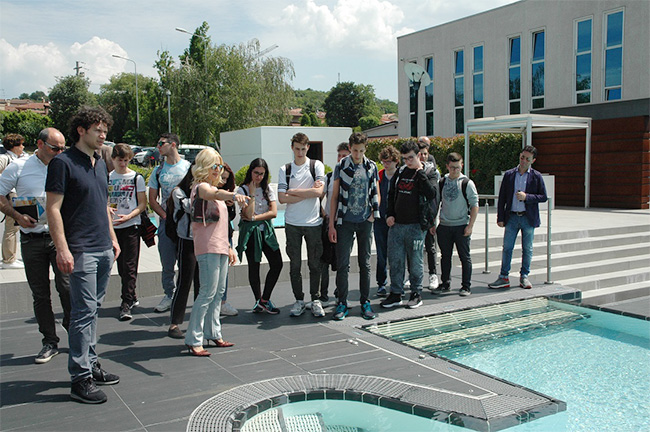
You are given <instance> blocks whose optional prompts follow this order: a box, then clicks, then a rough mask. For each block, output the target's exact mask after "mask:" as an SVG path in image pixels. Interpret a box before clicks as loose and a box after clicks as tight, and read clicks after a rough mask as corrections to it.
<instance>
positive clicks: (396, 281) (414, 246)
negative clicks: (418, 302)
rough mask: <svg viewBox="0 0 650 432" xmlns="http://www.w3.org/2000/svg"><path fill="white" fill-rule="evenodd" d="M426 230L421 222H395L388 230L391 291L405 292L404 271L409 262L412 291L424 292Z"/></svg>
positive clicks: (396, 292)
mask: <svg viewBox="0 0 650 432" xmlns="http://www.w3.org/2000/svg"><path fill="white" fill-rule="evenodd" d="M424 233H425V232H424V231H422V228H421V227H420V224H395V225H393V226H392V227H390V229H389V230H388V244H389V245H390V247H389V248H388V263H389V264H390V291H391V292H392V293H395V294H400V295H401V294H403V293H404V272H405V270H406V265H407V262H408V267H409V280H410V282H411V292H417V293H418V294H419V293H421V292H422V275H423V274H424V253H423V251H424Z"/></svg>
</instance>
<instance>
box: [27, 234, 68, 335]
mask: <svg viewBox="0 0 650 432" xmlns="http://www.w3.org/2000/svg"><path fill="white" fill-rule="evenodd" d="M20 249H21V251H22V257H23V262H24V263H25V275H26V276H27V283H28V284H29V288H30V289H31V290H32V298H33V299H34V316H35V317H36V322H37V323H38V331H39V332H41V334H42V335H43V344H46V343H48V344H53V345H56V344H58V343H59V340H60V339H59V337H58V336H57V335H56V322H55V321H54V312H53V311H52V298H51V295H50V267H52V269H53V270H54V286H55V287H56V291H57V292H58V293H59V299H60V300H61V307H62V308H63V327H64V328H65V329H66V330H67V329H68V327H69V325H70V277H69V276H68V275H66V274H64V273H62V272H61V271H60V270H59V267H58V266H57V265H56V248H55V247H54V242H53V241H52V238H51V237H50V236H49V235H44V236H41V237H37V236H34V237H32V235H29V234H23V233H21V235H20Z"/></svg>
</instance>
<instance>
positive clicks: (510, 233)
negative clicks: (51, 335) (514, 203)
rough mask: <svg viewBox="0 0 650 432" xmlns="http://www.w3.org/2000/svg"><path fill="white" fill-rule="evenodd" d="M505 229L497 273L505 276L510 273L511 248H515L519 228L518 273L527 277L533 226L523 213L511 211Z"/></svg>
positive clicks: (530, 258) (531, 249)
mask: <svg viewBox="0 0 650 432" xmlns="http://www.w3.org/2000/svg"><path fill="white" fill-rule="evenodd" d="M505 229H506V230H505V234H504V236H503V252H502V254H501V272H500V273H499V275H500V276H501V277H503V278H507V277H508V274H509V273H510V263H511V261H512V250H513V249H514V248H515V242H516V241H517V233H518V232H519V230H521V248H522V257H521V269H520V270H519V275H520V277H522V278H523V277H527V276H528V274H530V263H531V261H532V260H533V235H534V234H535V227H532V226H530V222H528V218H526V215H525V214H524V215H521V216H517V214H516V213H511V214H510V217H509V218H508V223H506V226H505Z"/></svg>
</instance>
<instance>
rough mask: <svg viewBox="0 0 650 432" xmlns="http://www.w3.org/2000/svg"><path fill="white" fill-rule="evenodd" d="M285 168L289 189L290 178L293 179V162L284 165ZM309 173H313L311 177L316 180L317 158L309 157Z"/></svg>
mask: <svg viewBox="0 0 650 432" xmlns="http://www.w3.org/2000/svg"><path fill="white" fill-rule="evenodd" d="M284 170H285V174H286V177H287V189H289V180H290V179H291V162H289V163H288V164H285V165H284ZM309 173H310V174H311V178H313V179H314V181H315V180H316V160H315V159H309Z"/></svg>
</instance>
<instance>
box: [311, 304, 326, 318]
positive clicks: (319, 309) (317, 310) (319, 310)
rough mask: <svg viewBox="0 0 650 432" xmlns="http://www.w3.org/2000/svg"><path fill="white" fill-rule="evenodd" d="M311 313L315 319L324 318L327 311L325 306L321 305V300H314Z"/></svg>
mask: <svg viewBox="0 0 650 432" xmlns="http://www.w3.org/2000/svg"><path fill="white" fill-rule="evenodd" d="M311 313H312V315H314V316H315V317H318V318H320V317H324V316H325V311H324V310H323V304H322V303H321V301H320V300H314V301H313V302H311Z"/></svg>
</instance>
